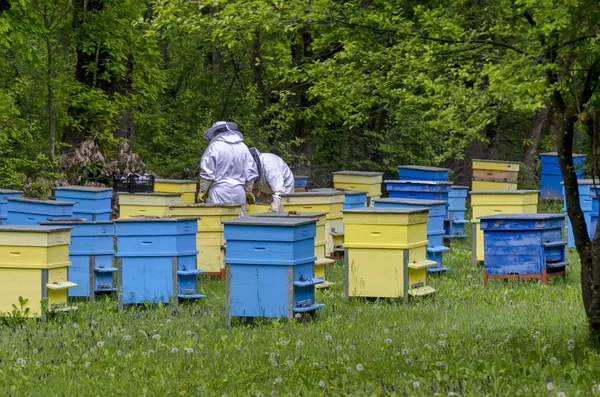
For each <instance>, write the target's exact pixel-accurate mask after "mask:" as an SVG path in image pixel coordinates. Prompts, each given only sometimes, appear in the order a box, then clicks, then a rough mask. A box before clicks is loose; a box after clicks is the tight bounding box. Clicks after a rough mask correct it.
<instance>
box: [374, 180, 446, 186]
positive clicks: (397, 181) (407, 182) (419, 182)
mask: <svg viewBox="0 0 600 397" xmlns="http://www.w3.org/2000/svg"><path fill="white" fill-rule="evenodd" d="M384 183H397V184H409V183H410V184H417V185H452V182H446V181H400V180H386V181H384Z"/></svg>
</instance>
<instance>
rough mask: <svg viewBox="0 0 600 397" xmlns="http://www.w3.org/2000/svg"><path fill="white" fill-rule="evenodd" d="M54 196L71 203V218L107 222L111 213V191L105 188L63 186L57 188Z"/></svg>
mask: <svg viewBox="0 0 600 397" xmlns="http://www.w3.org/2000/svg"><path fill="white" fill-rule="evenodd" d="M54 195H55V196H56V199H57V200H59V201H71V202H74V203H75V206H74V207H73V218H80V219H85V220H87V221H108V220H110V214H111V213H112V203H111V201H112V196H113V190H112V189H111V188H105V187H88V186H64V187H57V188H56V189H55V192H54Z"/></svg>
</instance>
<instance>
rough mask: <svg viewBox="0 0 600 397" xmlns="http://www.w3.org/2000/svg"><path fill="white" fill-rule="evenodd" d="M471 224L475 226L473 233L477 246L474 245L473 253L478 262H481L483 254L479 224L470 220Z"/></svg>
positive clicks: (477, 221) (481, 232)
mask: <svg viewBox="0 0 600 397" xmlns="http://www.w3.org/2000/svg"><path fill="white" fill-rule="evenodd" d="M471 223H473V224H475V226H476V231H475V233H476V235H477V244H476V249H477V251H476V252H475V255H476V256H477V260H478V261H483V260H484V258H485V253H484V250H483V230H481V228H480V227H479V224H480V221H479V219H476V220H472V221H471Z"/></svg>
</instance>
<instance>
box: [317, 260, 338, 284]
mask: <svg viewBox="0 0 600 397" xmlns="http://www.w3.org/2000/svg"><path fill="white" fill-rule="evenodd" d="M334 263H335V261H334V260H333V259H319V260H317V261H315V266H314V268H315V271H314V273H315V277H316V278H320V279H323V281H324V282H323V283H322V284H318V285H319V287H318V288H328V287H330V286H331V285H332V283H331V282H329V281H328V280H329V278H330V276H329V275H330V273H331V272H330V271H329V269H330V266H331V265H333V264H334ZM315 287H316V286H315Z"/></svg>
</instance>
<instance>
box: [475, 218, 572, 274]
mask: <svg viewBox="0 0 600 397" xmlns="http://www.w3.org/2000/svg"><path fill="white" fill-rule="evenodd" d="M479 219H480V220H481V223H480V227H481V230H483V233H484V252H485V259H484V284H486V283H487V279H488V278H541V279H542V281H543V283H544V284H545V283H547V280H548V277H551V276H557V275H564V272H565V268H566V266H567V265H568V263H567V262H566V253H565V247H566V243H565V242H563V241H562V228H563V227H564V225H565V219H564V216H563V215H561V214H502V215H491V216H482V217H480V218H479Z"/></svg>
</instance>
